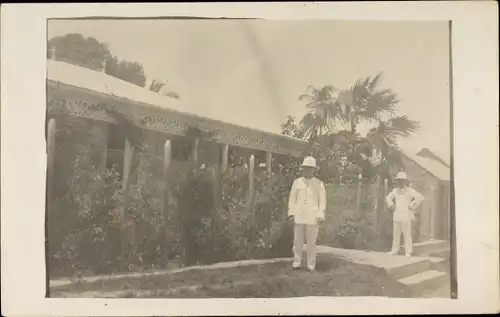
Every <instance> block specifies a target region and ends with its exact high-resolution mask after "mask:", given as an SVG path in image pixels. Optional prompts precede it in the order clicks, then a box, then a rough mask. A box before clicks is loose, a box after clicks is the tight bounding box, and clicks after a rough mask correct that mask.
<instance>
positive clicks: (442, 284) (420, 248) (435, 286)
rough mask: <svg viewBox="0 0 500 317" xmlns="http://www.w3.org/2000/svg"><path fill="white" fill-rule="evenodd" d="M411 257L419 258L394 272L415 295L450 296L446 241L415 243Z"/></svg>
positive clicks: (448, 252)
mask: <svg viewBox="0 0 500 317" xmlns="http://www.w3.org/2000/svg"><path fill="white" fill-rule="evenodd" d="M412 258H416V259H420V261H416V262H414V263H412V264H409V265H406V266H402V267H399V268H398V269H397V270H396V271H395V272H394V273H392V274H393V275H394V276H395V277H397V278H398V281H399V282H400V283H401V284H403V285H405V286H407V287H408V289H409V290H410V291H411V293H412V294H413V296H415V297H446V298H449V297H450V247H449V243H448V242H446V241H438V240H431V241H426V242H421V243H416V244H414V246H413V256H412Z"/></svg>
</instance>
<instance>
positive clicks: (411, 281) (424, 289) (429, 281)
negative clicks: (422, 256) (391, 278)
mask: <svg viewBox="0 0 500 317" xmlns="http://www.w3.org/2000/svg"><path fill="white" fill-rule="evenodd" d="M448 280H449V278H448V275H447V274H446V273H445V272H440V271H435V270H428V271H424V272H422V273H418V274H414V275H411V276H408V277H404V278H401V279H399V280H398V281H399V283H401V284H403V285H405V286H406V287H408V289H409V290H410V292H411V293H412V295H413V296H415V297H419V296H422V295H423V294H425V293H429V292H432V291H434V290H436V289H440V288H441V287H443V285H447V284H448Z"/></svg>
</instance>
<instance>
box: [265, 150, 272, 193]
mask: <svg viewBox="0 0 500 317" xmlns="http://www.w3.org/2000/svg"><path fill="white" fill-rule="evenodd" d="M272 162H273V154H272V153H271V152H266V170H267V177H268V181H267V182H268V185H269V187H271V184H272V176H273V169H272Z"/></svg>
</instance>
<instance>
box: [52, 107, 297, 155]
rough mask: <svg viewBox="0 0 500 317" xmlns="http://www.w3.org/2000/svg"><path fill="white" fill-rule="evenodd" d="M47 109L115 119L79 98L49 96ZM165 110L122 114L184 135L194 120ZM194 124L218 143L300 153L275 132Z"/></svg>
mask: <svg viewBox="0 0 500 317" xmlns="http://www.w3.org/2000/svg"><path fill="white" fill-rule="evenodd" d="M138 109H140V108H138ZM141 110H142V109H141ZM47 111H48V113H49V114H66V115H71V116H77V117H83V118H89V119H94V120H99V121H106V122H114V121H115V120H114V119H113V117H112V116H111V115H110V114H109V113H108V112H107V110H106V104H104V103H93V102H90V101H87V100H81V99H66V98H53V99H50V100H49V102H48V104H47ZM167 111H168V110H166V111H165V114H164V115H160V116H159V115H151V114H145V113H140V112H137V113H133V114H131V113H125V115H126V116H127V117H129V118H130V120H131V121H132V123H134V124H135V125H137V126H139V127H140V128H143V129H148V130H154V131H159V132H163V133H169V134H177V135H184V134H185V133H186V131H187V129H188V127H189V126H192V125H193V123H194V122H196V121H195V119H193V118H192V117H190V115H185V117H183V115H182V114H179V113H173V114H172V115H171V117H169V114H168V112H167ZM127 112H131V111H127ZM197 125H198V126H199V128H200V129H204V130H207V131H213V132H214V135H213V138H214V140H216V141H218V142H221V143H228V144H230V145H235V146H240V147H245V148H252V149H257V150H262V151H270V152H273V153H280V154H289V155H293V156H302V155H303V154H304V153H303V151H304V149H305V143H302V142H301V141H298V140H293V139H285V138H283V137H282V136H279V135H273V134H270V133H265V132H260V131H255V130H250V129H247V128H245V127H237V126H234V125H231V124H227V125H226V124H224V123H221V122H215V121H213V122H211V121H207V120H204V121H203V124H197Z"/></svg>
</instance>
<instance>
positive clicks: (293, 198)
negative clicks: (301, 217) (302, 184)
mask: <svg viewBox="0 0 500 317" xmlns="http://www.w3.org/2000/svg"><path fill="white" fill-rule="evenodd" d="M296 201H297V179H296V180H294V181H293V184H292V189H291V190H290V196H289V197H288V216H293V215H294V209H295V202H296Z"/></svg>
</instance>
